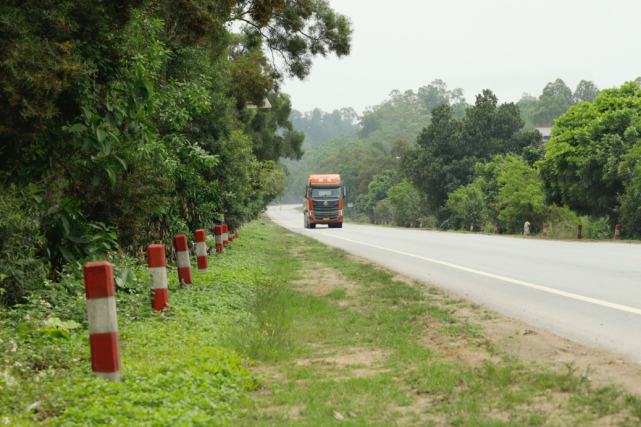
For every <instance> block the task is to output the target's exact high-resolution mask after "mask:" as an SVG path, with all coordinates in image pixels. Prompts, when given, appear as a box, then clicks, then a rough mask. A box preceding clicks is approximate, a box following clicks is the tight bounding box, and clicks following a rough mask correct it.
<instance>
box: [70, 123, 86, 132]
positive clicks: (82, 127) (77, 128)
mask: <svg viewBox="0 0 641 427" xmlns="http://www.w3.org/2000/svg"><path fill="white" fill-rule="evenodd" d="M87 129H88V128H87V126H85V125H83V124H82V123H76V124H75V125H73V126H71V127H70V128H69V130H68V131H67V132H69V133H71V132H84V131H86V130H87Z"/></svg>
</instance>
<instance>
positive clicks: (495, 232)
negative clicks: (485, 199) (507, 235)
mask: <svg viewBox="0 0 641 427" xmlns="http://www.w3.org/2000/svg"><path fill="white" fill-rule="evenodd" d="M498 232H499V223H498V222H497V223H496V224H494V234H497V233H498Z"/></svg>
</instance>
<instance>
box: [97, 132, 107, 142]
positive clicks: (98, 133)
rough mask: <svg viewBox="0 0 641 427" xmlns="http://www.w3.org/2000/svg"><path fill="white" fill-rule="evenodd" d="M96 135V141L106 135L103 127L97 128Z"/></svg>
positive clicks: (99, 140) (100, 140) (102, 139)
mask: <svg viewBox="0 0 641 427" xmlns="http://www.w3.org/2000/svg"><path fill="white" fill-rule="evenodd" d="M96 136H97V137H98V142H102V141H104V140H105V138H106V137H107V132H106V131H104V130H103V129H97V130H96Z"/></svg>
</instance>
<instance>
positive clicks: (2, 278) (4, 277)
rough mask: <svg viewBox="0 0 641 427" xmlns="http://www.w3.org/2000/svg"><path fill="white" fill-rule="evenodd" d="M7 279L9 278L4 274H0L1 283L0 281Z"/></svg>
mask: <svg viewBox="0 0 641 427" xmlns="http://www.w3.org/2000/svg"><path fill="white" fill-rule="evenodd" d="M7 277H9V276H7V275H6V274H1V273H0V282H2V281H3V280H4V279H6V278H7Z"/></svg>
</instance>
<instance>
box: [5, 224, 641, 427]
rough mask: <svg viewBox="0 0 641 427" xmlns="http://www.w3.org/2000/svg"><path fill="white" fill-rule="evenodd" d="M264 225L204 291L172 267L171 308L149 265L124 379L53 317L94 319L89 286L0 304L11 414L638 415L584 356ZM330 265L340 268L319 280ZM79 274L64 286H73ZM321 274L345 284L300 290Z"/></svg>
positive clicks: (421, 420) (123, 303)
mask: <svg viewBox="0 0 641 427" xmlns="http://www.w3.org/2000/svg"><path fill="white" fill-rule="evenodd" d="M261 221H263V222H265V224H266V225H265V226H261V225H259V224H260V223H253V224H250V225H249V226H247V227H245V228H243V230H242V231H241V239H239V240H237V241H235V242H233V243H232V245H231V247H230V248H229V249H228V250H227V251H226V252H225V254H223V255H216V256H212V257H210V272H209V273H207V274H204V275H199V274H196V273H194V274H195V276H194V277H195V281H196V284H195V285H194V286H193V287H190V288H186V289H180V287H179V285H178V283H177V281H176V275H175V270H172V271H171V273H170V303H171V305H172V308H171V311H170V312H169V313H168V314H162V315H155V314H154V313H152V312H151V310H150V308H149V303H148V296H147V293H146V288H145V284H146V280H147V279H146V274H147V272H146V270H145V269H144V268H140V269H138V271H137V276H138V278H139V281H140V282H141V283H142V284H141V285H139V286H138V288H135V287H134V288H133V289H130V290H128V291H125V290H121V291H120V292H119V293H118V300H119V302H118V304H119V305H118V307H119V322H120V337H121V351H122V362H123V382H122V383H120V384H112V383H106V382H104V381H102V380H99V379H96V378H94V376H93V374H92V373H91V370H90V360H89V349H88V344H87V332H86V329H85V328H84V327H81V328H78V329H74V330H71V331H69V337H68V338H64V339H63V338H53V337H52V335H51V334H50V333H48V332H47V331H46V330H45V328H44V327H43V320H44V318H46V317H51V316H54V315H55V316H57V317H60V318H61V319H62V320H70V319H76V320H77V321H78V322H79V323H82V324H83V325H84V323H83V318H82V316H81V313H82V309H83V308H84V305H85V301H84V299H83V298H82V297H81V296H79V297H78V298H76V302H72V303H66V304H60V305H59V306H56V305H55V304H50V306H46V305H44V304H42V303H41V302H40V301H39V300H38V299H36V300H34V302H33V304H31V305H27V306H24V307H18V308H17V309H16V310H14V311H12V312H5V313H3V314H2V317H1V319H0V320H1V322H2V323H1V325H0V326H1V329H0V338H1V339H2V342H0V353H2V355H3V357H2V360H0V387H1V388H0V412H1V414H0V422H4V421H5V418H6V423H7V424H11V425H32V424H40V423H42V422H45V421H46V424H48V425H61V426H62V425H64V426H67V425H70V426H72V425H73V426H75V425H83V426H84V425H104V424H114V425H141V426H143V425H144V426H192V425H194V426H197V425H238V426H285V425H294V424H295V425H302V426H325V425H336V424H347V425H355V426H361V425H362V426H366V425H367V426H389V425H426V426H431V425H454V426H539V425H576V426H583V425H591V424H599V423H601V424H604V423H605V424H616V425H630V426H633V425H639V422H640V420H641V400H640V399H639V398H638V397H637V396H633V395H630V394H627V393H626V392H625V390H623V389H621V388H619V387H616V386H607V387H602V388H595V387H592V386H591V384H590V383H588V382H587V381H585V380H584V379H583V378H581V377H580V376H579V375H578V373H577V372H576V370H575V369H574V368H573V367H572V366H571V365H569V366H568V368H567V370H566V371H564V372H556V371H553V370H550V369H547V368H544V367H542V366H539V365H538V364H536V363H535V364H531V363H527V364H526V363H523V362H522V361H520V360H518V359H516V358H514V357H511V356H507V355H503V354H501V353H500V352H499V350H497V347H496V346H494V345H493V344H491V343H490V342H489V341H488V340H487V338H486V337H485V335H484V331H483V329H481V328H480V327H479V326H476V325H475V324H473V323H472V322H469V321H467V319H465V318H462V317H460V316H459V315H458V314H457V313H458V311H459V310H473V311H479V310H478V309H479V308H480V307H478V306H475V305H468V303H466V302H464V301H463V300H452V299H444V298H442V292H441V291H440V290H438V289H436V288H434V287H430V286H427V285H424V284H421V283H419V282H405V281H399V280H393V279H394V277H395V276H396V274H395V273H392V272H389V271H388V270H385V269H383V268H380V267H379V266H376V265H373V264H370V263H363V262H358V261H357V260H355V259H353V258H351V257H348V256H347V253H345V252H344V251H341V250H338V249H332V248H329V247H327V246H325V245H323V244H321V243H319V242H317V241H315V240H313V239H310V238H307V237H304V236H301V235H298V234H295V233H292V232H290V231H288V230H285V229H283V228H281V227H278V226H276V225H274V224H272V223H271V222H270V221H268V220H267V219H266V218H263V219H261ZM282 248H287V250H282ZM320 269H322V270H323V273H324V274H325V273H327V272H328V271H332V272H334V276H332V277H331V278H329V279H315V278H314V277H319V276H315V275H314V272H315V271H316V270H320ZM71 273H72V272H71ZM71 273H70V276H69V278H68V279H66V280H67V281H66V282H65V286H67V288H68V289H69V292H70V293H71V294H74V293H75V292H77V291H79V289H80V288H79V285H78V283H77V280H78V279H77V278H76V279H74V277H73V275H72V274H71ZM74 280H76V282H74ZM321 280H331V281H332V283H334V286H333V288H332V287H326V288H325V291H324V292H321V293H320V294H319V293H318V292H317V293H315V294H313V293H311V292H310V293H306V292H304V291H301V289H303V290H314V289H315V285H322V284H324V283H322V282H321ZM293 281H297V283H298V284H293V283H292V282H293ZM300 281H307V285H306V286H303V287H301V286H300ZM74 283H75V284H74ZM328 283H329V282H328ZM483 315H485V316H490V317H491V315H490V314H487V313H480V312H479V313H478V316H483ZM479 343H480V344H479ZM14 344H15V347H14ZM13 348H16V351H15V352H13V351H12V349H13ZM457 354H468V355H470V356H474V357H471V358H470V359H469V360H468V361H467V362H465V361H461V360H459V359H457V356H456V355H457ZM464 360H466V359H464ZM33 405H35V406H33ZM27 407H30V408H31V409H29V410H27ZM338 418H343V419H342V420H339V419H338ZM443 423H447V424H443Z"/></svg>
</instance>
